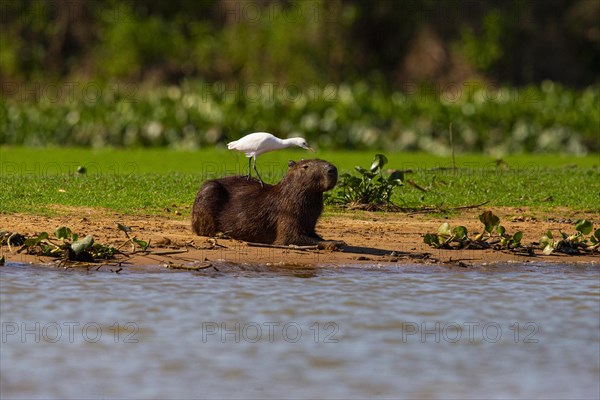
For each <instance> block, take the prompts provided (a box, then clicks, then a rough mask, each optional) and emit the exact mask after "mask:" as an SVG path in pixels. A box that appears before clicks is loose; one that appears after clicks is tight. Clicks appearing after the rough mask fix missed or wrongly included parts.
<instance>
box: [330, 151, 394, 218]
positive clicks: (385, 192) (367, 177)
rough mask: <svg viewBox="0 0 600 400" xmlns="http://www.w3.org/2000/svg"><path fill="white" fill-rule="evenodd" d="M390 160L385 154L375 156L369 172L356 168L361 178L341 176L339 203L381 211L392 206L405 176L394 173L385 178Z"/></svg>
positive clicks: (345, 174)
mask: <svg viewBox="0 0 600 400" xmlns="http://www.w3.org/2000/svg"><path fill="white" fill-rule="evenodd" d="M387 163H388V159H387V157H386V156H385V155H383V154H375V157H374V158H373V162H372V163H371V167H370V168H369V169H368V170H367V169H364V168H362V167H360V166H356V167H354V168H355V169H356V171H357V172H358V173H359V176H355V175H350V174H348V173H344V174H341V175H340V183H339V184H338V188H339V192H340V193H339V195H338V197H337V198H336V199H335V200H337V202H339V203H342V204H346V205H348V204H349V205H353V206H358V207H362V208H367V209H372V210H373V209H380V208H383V207H385V206H388V205H390V203H391V197H392V193H393V191H394V189H395V188H397V187H400V186H402V180H403V179H404V175H403V174H402V172H400V171H393V172H392V173H391V174H389V175H387V176H384V175H383V167H384V165H385V164H387Z"/></svg>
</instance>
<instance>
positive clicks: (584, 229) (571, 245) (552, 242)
mask: <svg viewBox="0 0 600 400" xmlns="http://www.w3.org/2000/svg"><path fill="white" fill-rule="evenodd" d="M593 229H594V226H593V224H592V222H591V221H588V220H585V219H580V220H578V221H577V222H575V230H576V231H577V232H576V233H574V234H571V235H568V234H566V233H564V232H563V231H561V230H559V231H558V232H559V233H560V237H556V238H555V235H554V234H553V233H552V231H551V230H548V231H547V232H546V234H545V235H544V236H542V237H541V238H540V242H539V248H540V249H542V252H543V253H544V254H546V255H548V254H552V253H553V252H557V253H565V254H580V253H581V252H592V253H593V252H595V251H598V248H599V247H600V228H599V229H596V230H595V231H594V233H593V234H592V231H593ZM585 235H589V236H588V237H586V236H585Z"/></svg>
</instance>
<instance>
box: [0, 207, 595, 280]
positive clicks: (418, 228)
mask: <svg viewBox="0 0 600 400" xmlns="http://www.w3.org/2000/svg"><path fill="white" fill-rule="evenodd" d="M482 211H484V209H476V210H466V211H464V212H462V213H461V214H459V215H455V216H452V217H450V218H448V219H446V218H443V217H437V216H431V215H423V214H405V213H375V212H362V211H360V212H344V213H334V214H331V215H326V216H325V217H323V218H321V220H320V221H319V223H318V225H317V232H318V233H319V234H321V235H322V236H323V237H324V238H325V239H330V240H343V241H344V242H346V243H347V246H346V247H344V248H343V249H341V250H340V251H327V250H294V249H280V248H265V247H251V246H249V245H248V244H247V243H245V242H240V241H237V240H232V239H217V240H216V242H215V240H214V239H210V238H207V237H199V236H195V235H194V234H193V233H192V232H191V229H190V222H189V217H187V216H173V217H171V216H166V215H158V216H157V215H152V216H144V215H141V216H140V215H125V214H120V213H117V212H114V211H111V210H103V209H92V208H69V209H65V208H64V207H61V208H60V209H59V208H57V213H58V215H57V216H53V217H44V216H36V215H24V214H10V215H8V214H0V231H12V232H19V233H21V234H25V235H35V234H39V233H40V232H42V231H46V232H48V233H51V235H52V232H54V230H55V229H56V228H57V227H59V226H68V227H70V228H71V229H72V230H73V232H76V233H78V234H80V236H83V235H88V234H89V235H92V236H93V237H94V239H95V240H96V242H99V243H102V244H112V245H113V246H115V247H118V246H120V245H122V244H123V242H124V241H125V240H126V238H125V236H124V234H123V232H121V231H119V230H118V229H117V228H116V223H117V222H118V223H121V224H124V225H127V226H130V227H131V228H132V229H133V235H136V236H137V238H138V239H142V240H145V241H148V240H149V241H150V245H151V247H150V249H149V250H151V252H150V253H137V254H133V255H131V256H130V257H129V258H125V257H122V256H120V257H119V258H118V259H117V260H116V262H122V264H121V266H123V267H127V266H131V267H136V269H139V268H140V267H143V266H160V265H165V264H169V263H170V264H171V265H200V264H201V263H202V262H206V263H209V262H211V263H220V262H221V263H222V262H233V263H248V264H263V265H264V264H268V265H271V264H275V265H283V264H291V265H292V264H293V265H305V266H309V265H317V266H332V267H334V266H344V265H362V264H364V265H377V264H393V263H424V264H430V263H441V264H450V265H460V266H463V267H465V266H466V267H469V266H476V265H482V264H490V263H502V262H516V263H528V262H546V263H598V262H599V261H600V257H599V256H598V254H594V255H576V256H573V255H564V254H552V255H549V256H545V255H542V253H541V251H539V250H536V251H535V256H533V257H532V256H525V255H518V254H513V253H509V252H501V251H496V250H490V249H486V250H460V251H459V250H436V249H434V248H432V247H430V246H428V245H426V244H425V243H423V235H424V234H425V233H434V232H436V231H437V228H438V227H439V225H440V224H441V223H443V222H449V223H450V225H451V226H456V225H464V226H466V227H467V228H468V230H469V232H470V233H473V232H480V231H481V230H482V228H483V225H482V224H481V223H480V222H479V221H478V219H477V216H478V215H479V214H480V213H481V212H482ZM492 211H493V212H494V213H495V214H496V215H498V216H499V217H500V220H501V224H502V225H503V226H504V227H505V228H506V230H507V232H509V233H513V232H515V231H517V230H520V231H522V232H523V240H522V243H523V244H530V243H531V242H537V241H538V240H539V238H540V237H541V236H542V235H543V234H544V232H546V231H547V230H548V229H551V230H554V231H556V232H558V230H559V229H561V230H563V231H565V232H573V231H574V229H573V223H574V222H575V221H576V220H578V219H583V218H586V219H590V220H591V221H592V222H594V223H595V225H598V224H599V223H600V216H599V215H598V214H593V213H585V212H575V211H569V210H560V211H556V210H554V211H552V212H541V211H531V210H528V209H517V208H493V209H492ZM123 249H124V250H130V246H129V245H127V246H126V247H124V248H123ZM15 250H16V249H15V248H14V247H13V249H12V252H11V251H10V250H9V248H8V246H3V247H2V250H1V251H2V254H3V255H4V256H5V257H6V260H7V262H26V263H47V262H50V261H52V260H53V259H51V258H48V257H37V256H32V255H26V254H23V253H20V254H17V253H16V251H15ZM169 252H173V253H171V254H167V253H169ZM174 252H176V253H174ZM109 263H111V264H112V265H116V263H112V262H109Z"/></svg>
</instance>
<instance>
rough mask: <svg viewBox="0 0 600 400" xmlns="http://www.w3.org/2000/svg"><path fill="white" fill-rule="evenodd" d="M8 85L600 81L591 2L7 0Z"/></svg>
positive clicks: (0, 31) (597, 4)
mask: <svg viewBox="0 0 600 400" xmlns="http://www.w3.org/2000/svg"><path fill="white" fill-rule="evenodd" d="M0 4H1V6H0V8H1V10H0V11H1V18H2V24H1V27H0V44H1V57H0V76H1V79H2V80H3V81H6V80H12V81H14V80H21V81H28V80H48V79H72V78H75V77H76V78H80V77H85V78H89V79H101V80H112V79H115V78H118V79H129V80H136V81H151V82H162V83H164V82H168V83H176V82H179V81H181V79H183V78H186V77H201V78H203V79H205V80H208V81H215V80H218V81H236V82H238V83H239V82H257V81H265V80H266V81H273V80H277V81H279V82H284V81H292V82H311V83H315V84H319V83H320V84H324V83H341V82H346V81H353V80H357V79H363V78H367V79H369V80H374V81H376V82H380V81H381V82H385V83H386V84H389V85H391V86H392V87H394V88H397V89H402V83H403V82H405V81H415V80H417V81H419V80H427V81H429V82H431V81H438V82H444V81H457V80H464V79H466V78H469V77H472V76H474V75H477V76H481V77H482V78H487V79H491V80H494V81H499V82H502V83H509V84H513V85H523V84H528V83H536V82H541V81H543V80H553V81H557V82H560V83H563V84H566V85H569V86H584V85H589V84H592V83H595V82H597V80H598V77H599V73H600V26H599V22H598V21H600V1H598V0H530V1H523V0H500V1H499V0H477V1H470V0H465V1H463V0H421V1H416V0H398V1H362V0H348V1H325V0H322V1H321V0H299V1H274V0H271V1H251V2H250V1H239V0H212V1H207V0H160V1H156V0H133V1H118V0H90V1H83V0H81V1H80V0H64V1H57V0H47V1H46V0H3V1H2V2H1V3H0Z"/></svg>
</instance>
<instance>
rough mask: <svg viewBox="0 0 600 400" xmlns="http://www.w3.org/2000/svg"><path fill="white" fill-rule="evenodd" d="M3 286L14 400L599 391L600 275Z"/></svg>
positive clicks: (64, 278)
mask: <svg viewBox="0 0 600 400" xmlns="http://www.w3.org/2000/svg"><path fill="white" fill-rule="evenodd" d="M509 268H510V269H509ZM0 277H1V279H2V280H1V288H0V289H1V298H0V300H1V301H0V319H1V322H2V342H1V351H0V362H1V364H0V368H1V371H0V372H1V374H0V387H1V389H0V395H1V396H0V397H2V398H3V399H4V398H32V397H44V398H48V397H60V398H98V397H110V398H120V397H136V398H166V397H171V398H198V397H201V398H290V397H292V398H373V397H374V398H459V397H460V398H465V397H466V398H506V397H521V398H574V397H576V398H598V397H599V395H600V386H599V383H598V376H599V374H600V273H599V268H598V266H597V265H596V266H587V267H581V266H563V267H552V266H547V265H538V266H531V265H528V266H526V267H525V266H516V267H515V266H511V267H508V266H498V267H495V268H493V269H490V267H488V269H487V270H465V269H462V268H455V269H448V268H443V267H429V266H422V265H421V266H400V267H380V268H377V267H373V268H369V269H364V268H352V267H347V268H331V269H316V268H285V267H279V268H275V267H252V266H245V267H240V266H222V267H220V268H219V271H216V270H214V269H211V270H210V271H209V270H203V271H199V272H172V273H131V272H130V273H127V271H124V272H123V273H121V274H119V275H116V274H112V273H101V272H94V273H92V272H80V271H73V270H68V271H64V270H55V269H48V268H36V267H28V266H22V265H15V264H13V265H7V266H5V267H2V268H0Z"/></svg>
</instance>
